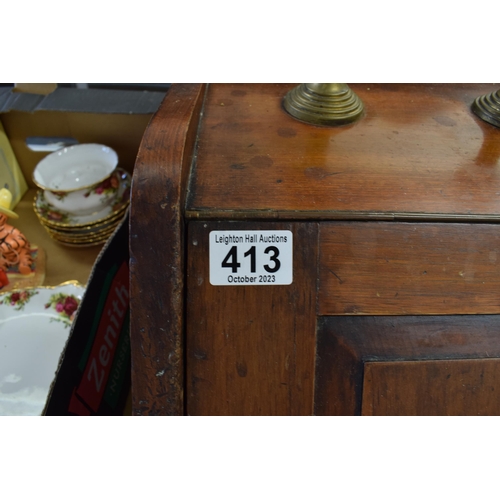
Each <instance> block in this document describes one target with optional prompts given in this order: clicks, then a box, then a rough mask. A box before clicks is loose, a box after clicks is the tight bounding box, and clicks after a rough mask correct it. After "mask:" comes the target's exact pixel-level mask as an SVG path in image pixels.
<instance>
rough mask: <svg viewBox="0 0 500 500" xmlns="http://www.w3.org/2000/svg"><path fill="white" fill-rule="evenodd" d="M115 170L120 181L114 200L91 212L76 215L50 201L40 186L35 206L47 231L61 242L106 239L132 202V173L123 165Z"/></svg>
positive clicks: (95, 242)
mask: <svg viewBox="0 0 500 500" xmlns="http://www.w3.org/2000/svg"><path fill="white" fill-rule="evenodd" d="M116 174H117V175H118V177H119V179H120V185H119V188H118V191H117V197H116V200H115V203H114V204H113V205H109V206H107V207H104V208H103V209H102V210H101V211H99V212H97V213H94V214H91V215H73V214H70V213H68V212H65V211H62V210H58V209H57V208H55V207H53V206H52V205H50V204H49V203H48V202H47V200H46V199H45V193H44V192H43V191H41V190H39V191H38V192H37V194H36V196H35V200H34V203H33V208H34V211H35V214H36V215H37V217H38V220H39V221H40V223H41V224H42V226H44V228H45V230H46V231H47V233H48V234H49V235H50V236H51V237H52V238H53V239H55V240H57V241H58V242H59V243H61V244H83V243H85V244H86V246H90V245H91V244H92V245H99V244H101V243H103V242H104V241H106V240H107V239H108V238H109V236H110V235H111V234H113V232H114V230H115V229H116V227H117V226H118V224H119V223H120V222H121V220H122V219H123V217H124V216H125V214H126V213H127V209H128V206H129V203H130V184H131V177H130V174H128V172H126V171H125V170H123V169H120V168H117V169H116ZM71 246H74V245H71Z"/></svg>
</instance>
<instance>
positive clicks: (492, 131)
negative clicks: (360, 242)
mask: <svg viewBox="0 0 500 500" xmlns="http://www.w3.org/2000/svg"><path fill="white" fill-rule="evenodd" d="M293 87H294V85H292V84H213V85H210V86H209V87H208V91H207V95H206V100H205V104H204V109H203V115H202V121H201V126H200V129H199V133H198V150H197V158H196V161H195V162H194V163H193V167H192V171H191V177H190V185H189V193H188V198H187V203H186V215H187V216H188V217H202V218H221V217H227V216H230V217H231V218H235V219H237V218H249V217H259V218H268V219H274V218H294V219H304V218H317V219H352V218H357V219H388V220H391V219H401V220H407V219H420V220H442V219H444V220H447V219H449V218H451V219H453V220H470V219H472V220H496V219H500V160H499V159H500V129H497V128H495V127H493V126H492V125H489V124H487V123H484V122H482V121H481V120H480V119H479V118H477V117H476V116H475V115H474V114H473V113H472V112H471V110H470V106H471V104H472V102H473V101H474V99H475V98H476V97H478V96H479V95H482V94H485V93H489V92H492V91H494V90H496V89H497V86H495V85H492V84H449V85H448V84H438V85H431V84H352V85H350V87H351V88H352V89H353V90H354V91H355V92H356V93H357V94H358V95H359V97H360V98H361V99H362V100H363V103H364V105H365V110H366V111H365V116H364V117H363V118H362V119H361V120H360V121H359V122H357V123H355V124H353V125H347V126H341V127H337V128H330V127H318V126H313V125H308V124H305V123H302V122H299V121H297V120H295V119H294V118H292V117H291V116H289V115H288V114H287V113H286V112H285V111H284V110H283V108H282V99H283V96H284V95H285V94H286V93H287V91H288V90H290V89H291V88H293Z"/></svg>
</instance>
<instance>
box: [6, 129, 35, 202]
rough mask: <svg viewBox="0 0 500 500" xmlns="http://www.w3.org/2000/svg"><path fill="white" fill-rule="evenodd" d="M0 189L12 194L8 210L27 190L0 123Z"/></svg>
mask: <svg viewBox="0 0 500 500" xmlns="http://www.w3.org/2000/svg"><path fill="white" fill-rule="evenodd" d="M0 188H7V189H8V190H9V191H10V192H11V193H12V201H11V205H10V207H9V208H14V207H15V206H16V205H17V204H18V203H19V201H20V200H21V198H22V197H23V195H24V193H26V191H27V190H28V184H27V183H26V180H25V178H24V176H23V173H22V171H21V168H20V167H19V163H18V162H17V159H16V157H15V156H14V151H13V150H12V147H11V145H10V142H9V139H8V137H7V134H6V133H5V130H4V129H3V127H2V124H1V123H0Z"/></svg>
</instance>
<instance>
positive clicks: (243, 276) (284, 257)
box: [209, 231, 293, 285]
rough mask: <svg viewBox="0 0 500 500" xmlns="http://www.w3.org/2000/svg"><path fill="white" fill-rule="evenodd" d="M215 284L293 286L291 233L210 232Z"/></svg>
mask: <svg viewBox="0 0 500 500" xmlns="http://www.w3.org/2000/svg"><path fill="white" fill-rule="evenodd" d="M209 252H210V283H211V284H212V285H290V284H291V283H292V281H293V235H292V232H291V231H211V232H210V243H209Z"/></svg>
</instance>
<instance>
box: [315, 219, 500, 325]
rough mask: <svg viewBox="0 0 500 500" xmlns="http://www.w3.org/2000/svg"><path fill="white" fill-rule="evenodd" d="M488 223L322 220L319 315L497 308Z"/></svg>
mask: <svg viewBox="0 0 500 500" xmlns="http://www.w3.org/2000/svg"><path fill="white" fill-rule="evenodd" d="M499 262H500V231H499V227H498V226H496V225H492V224H475V225H472V224H438V223H435V224H426V223H418V224H417V223H414V224H410V223H386V222H356V223H355V222H353V223H333V222H332V223H322V224H321V225H320V291H319V313H320V314H324V315H327V314H398V315H399V314H498V313H500V300H499V292H498V291H499V290H500V273H499V272H498V263H499Z"/></svg>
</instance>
